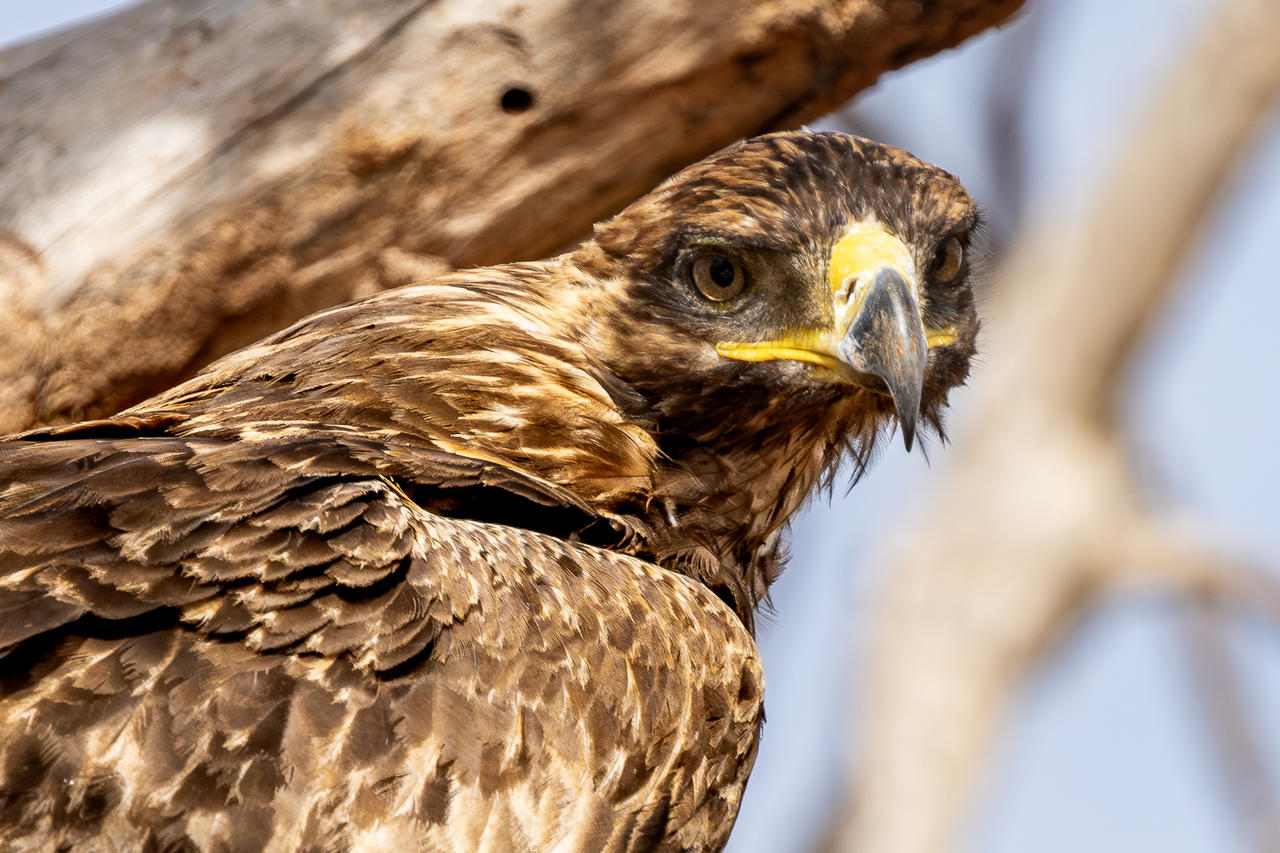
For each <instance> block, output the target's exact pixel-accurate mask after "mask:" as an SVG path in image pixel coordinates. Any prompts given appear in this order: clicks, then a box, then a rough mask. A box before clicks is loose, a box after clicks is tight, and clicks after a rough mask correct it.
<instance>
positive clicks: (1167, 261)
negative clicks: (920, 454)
mask: <svg viewBox="0 0 1280 853" xmlns="http://www.w3.org/2000/svg"><path fill="white" fill-rule="evenodd" d="M1278 37H1280V3H1276V2H1275V0H1231V2H1229V3H1228V4H1226V6H1225V8H1224V11H1223V13H1222V14H1221V16H1220V18H1219V20H1218V21H1217V22H1216V24H1214V26H1213V27H1212V28H1211V30H1210V31H1209V32H1208V33H1207V34H1206V36H1205V38H1204V41H1203V43H1202V44H1201V45H1200V46H1199V47H1198V49H1196V50H1194V51H1193V52H1192V53H1190V54H1189V55H1188V57H1187V63H1186V66H1185V68H1184V69H1183V70H1182V71H1181V73H1179V74H1177V75H1176V76H1175V77H1174V78H1173V79H1172V82H1171V85H1170V86H1169V88H1168V90H1167V91H1166V92H1165V93H1164V95H1163V96H1162V97H1161V98H1160V99H1159V100H1158V102H1157V103H1155V104H1153V106H1152V109H1151V112H1150V114H1149V115H1148V116H1147V119H1146V121H1145V123H1144V124H1143V126H1142V127H1141V128H1140V129H1139V131H1138V132H1137V133H1136V134H1135V135H1134V137H1133V138H1132V141H1131V143H1130V144H1129V146H1128V147H1127V150H1126V152H1125V153H1124V154H1123V156H1122V158H1121V159H1120V161H1119V163H1118V164H1117V167H1116V168H1115V170H1114V172H1113V174H1112V175H1111V179H1110V180H1109V181H1106V182H1104V183H1103V184H1102V185H1101V186H1102V189H1101V191H1100V195H1099V197H1098V198H1097V199H1096V203H1095V204H1094V205H1093V207H1092V209H1091V211H1089V212H1088V213H1087V215H1086V216H1084V217H1082V218H1081V219H1080V220H1079V221H1067V222H1063V221H1058V222H1048V223H1047V224H1046V227H1042V228H1039V229H1037V230H1036V231H1035V232H1034V233H1033V234H1031V235H1030V236H1029V237H1028V238H1027V239H1026V240H1025V241H1023V242H1022V243H1021V244H1020V245H1019V246H1018V247H1017V248H1015V250H1014V254H1013V256H1012V257H1011V258H1010V260H1009V262H1008V263H1007V265H1006V267H1005V269H1004V270H1003V272H1002V273H1001V276H1000V281H999V282H998V286H997V287H996V288H995V291H996V293H997V294H998V296H997V299H996V300H994V301H993V303H992V304H991V306H990V314H991V318H990V321H989V323H988V325H987V326H986V327H985V328H986V329H989V330H990V334H989V335H988V336H987V340H986V342H985V346H984V349H985V352H986V357H985V359H984V361H985V363H986V365H987V369H986V370H985V372H984V375H983V376H982V377H980V380H979V382H978V383H977V385H978V386H979V387H976V388H975V390H974V395H975V399H973V400H971V401H970V402H971V404H972V407H973V411H972V413H971V414H973V415H974V416H973V417H971V418H970V420H969V422H968V427H969V428H968V429H967V430H966V431H965V432H964V434H963V435H961V436H959V437H957V439H956V441H955V449H954V452H953V453H952V454H950V456H951V458H950V460H949V464H948V466H947V468H946V469H945V470H944V471H940V472H937V474H936V476H935V478H934V480H933V484H932V485H931V487H930V494H931V499H930V502H929V505H928V506H927V507H925V508H923V511H922V512H921V513H920V514H918V515H917V517H915V518H914V519H912V520H911V524H910V526H909V529H910V530H911V531H914V534H913V537H912V538H911V539H910V540H908V539H907V537H903V540H902V541H901V542H900V544H899V546H898V547H897V548H896V550H895V551H894V552H893V555H892V559H891V560H890V562H889V565H888V566H887V567H886V571H885V588H884V590H883V594H882V597H881V600H880V601H879V602H878V604H877V606H876V608H875V611H874V612H875V613H876V615H877V627H876V633H875V636H874V641H873V648H872V660H871V672H870V679H869V681H868V682H867V684H866V685H865V688H864V691H865V695H866V696H867V718H866V723H865V726H864V727H863V729H862V730H861V731H860V732H859V733H858V740H859V742H860V749H859V753H860V756H861V758H860V761H859V764H858V766H857V767H856V779H857V782H856V792H855V797H856V801H855V805H852V806H851V807H850V808H849V810H848V814H849V815H850V818H849V820H848V821H847V822H846V823H845V824H844V826H843V829H842V831H841V832H840V833H839V834H838V835H839V837H838V839H837V841H836V842H835V844H834V845H833V847H834V848H835V849H841V850H856V851H874V853H931V852H932V851H940V850H946V849H951V848H952V847H954V846H955V844H956V840H957V837H958V830H959V828H960V825H961V819H962V817H963V814H964V809H965V806H966V805H967V804H968V798H969V795H970V794H971V792H972V791H973V790H974V788H975V787H976V783H977V782H978V781H980V778H979V776H980V770H981V767H982V759H983V757H984V756H985V755H986V754H988V752H989V750H990V748H991V746H992V744H993V742H994V741H995V739H996V737H997V734H998V728H999V726H1000V723H1001V721H1002V719H1003V715H1004V713H1005V712H1006V711H1007V709H1008V707H1009V704H1010V702H1011V701H1012V699H1013V697H1014V695H1015V693H1016V691H1017V689H1018V688H1019V687H1020V686H1021V684H1022V682H1023V681H1024V679H1025V678H1026V677H1027V676H1028V674H1029V673H1030V672H1032V671H1033V669H1034V668H1035V667H1036V666H1037V664H1038V663H1039V662H1041V661H1042V660H1043V659H1044V653H1045V651H1046V649H1047V648H1048V647H1050V646H1051V645H1052V644H1053V643H1054V642H1055V641H1057V640H1058V639H1060V638H1061V637H1062V636H1063V634H1064V632H1065V630H1066V629H1067V628H1069V627H1070V626H1071V625H1072V624H1074V622H1075V620H1076V619H1077V618H1078V617H1079V616H1080V615H1081V613H1082V611H1083V609H1084V608H1085V607H1087V606H1088V605H1090V604H1091V603H1093V602H1095V601H1096V600H1097V598H1098V596H1100V595H1102V594H1105V593H1107V592H1109V591H1114V590H1115V589H1116V588H1117V587H1118V586H1123V585H1126V584H1132V583H1134V582H1135V581H1136V582H1141V583H1151V584H1157V585H1160V586H1161V587H1162V588H1172V589H1175V590H1177V591H1181V592H1203V590H1204V589H1205V588H1212V589H1214V590H1215V591H1216V593H1215V594H1218V595H1221V594H1224V593H1225V594H1226V595H1228V596H1230V595H1241V596H1247V595H1251V594H1252V590H1253V589H1254V588H1255V587H1254V586H1253V585H1252V584H1253V583H1254V582H1255V581H1256V580H1257V579H1256V578H1253V579H1248V578H1246V577H1244V576H1243V575H1242V574H1241V573H1240V572H1239V571H1238V570H1231V569H1229V568H1228V567H1225V566H1223V565H1222V564H1221V561H1219V560H1217V559H1215V558H1214V557H1213V556H1212V554H1207V552H1206V546H1204V545H1203V543H1198V542H1196V541H1195V539H1194V532H1192V533H1191V534H1188V532H1187V530H1186V528H1185V526H1181V527H1180V526H1179V525H1177V524H1175V523H1174V522H1173V521H1172V520H1169V519H1164V518H1161V517H1158V516H1156V515H1155V514H1154V512H1153V510H1152V509H1151V508H1150V506H1149V503H1148V501H1147V500H1146V498H1145V496H1144V495H1143V494H1142V490H1141V487H1140V486H1139V479H1138V477H1137V476H1136V472H1135V471H1134V470H1132V468H1131V462H1130V461H1129V459H1128V457H1127V454H1126V452H1125V448H1124V446H1123V439H1122V436H1121V434H1120V429H1119V426H1118V424H1117V423H1116V417H1115V414H1114V412H1113V411H1112V405H1113V395H1114V394H1115V392H1116V390H1117V382H1118V380H1121V379H1122V378H1123V373H1124V370H1123V369H1124V367H1125V365H1126V364H1127V363H1128V362H1129V360H1130V359H1131V357H1132V355H1133V353H1134V350H1135V347H1136V345H1137V344H1138V342H1139V341H1140V338H1141V333H1142V332H1143V331H1144V329H1145V327H1146V326H1147V325H1148V324H1149V323H1150V322H1151V321H1152V320H1153V318H1156V317H1158V316H1159V312H1160V309H1161V307H1162V304H1163V301H1164V299H1165V298H1166V297H1167V295H1168V293H1169V290H1170V288H1171V285H1172V283H1173V282H1174V280H1175V279H1174V275H1173V274H1174V272H1175V271H1176V270H1177V268H1178V266H1179V264H1180V262H1181V261H1182V260H1183V258H1184V256H1185V255H1186V253H1187V251H1188V249H1189V248H1190V247H1192V246H1193V245H1194V236H1195V233H1196V231H1197V228H1198V226H1199V225H1200V224H1201V223H1202V222H1203V220H1204V218H1205V215H1206V213H1207V212H1209V211H1211V210H1212V202H1213V200H1214V197H1215V195H1216V193H1217V192H1218V191H1219V190H1220V189H1221V187H1222V186H1223V183H1224V179H1225V178H1226V177H1227V176H1228V175H1229V173H1230V170H1231V168H1232V166H1233V165H1235V164H1236V163H1237V162H1238V158H1239V156H1240V155H1241V153H1242V152H1244V151H1246V150H1247V148H1248V146H1249V143H1250V142H1251V141H1252V139H1253V138H1254V137H1255V135H1256V132H1257V131H1258V130H1259V129H1260V127H1261V126H1262V124H1263V123H1264V121H1265V120H1266V119H1267V118H1268V117H1269V115H1270V114H1271V111H1272V108H1273V107H1274V105H1275V103H1276V101H1277V99H1278V98H1280V51H1277V50H1276V48H1275V45H1276V40H1277V38H1278ZM920 531H927V535H926V536H921V535H920ZM1237 751H1238V750H1237ZM1254 787H1255V788H1256V786H1254ZM1268 807H1274V806H1268Z"/></svg>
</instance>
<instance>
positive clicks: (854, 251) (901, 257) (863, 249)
mask: <svg viewBox="0 0 1280 853" xmlns="http://www.w3.org/2000/svg"><path fill="white" fill-rule="evenodd" d="M882 267H894V268H896V269H897V270H898V271H899V272H901V273H902V276H903V278H905V279H906V280H907V281H909V282H913V283H914V282H915V280H916V277H915V268H916V264H915V260H914V259H913V258H912V257H911V251H910V250H909V249H908V248H907V245H906V244H905V243H903V242H902V241H901V240H899V239H898V238H897V237H895V236H893V235H892V234H890V233H889V232H888V231H885V230H884V229H883V228H881V227H880V226H879V225H877V224H875V223H871V222H858V223H855V224H854V225H853V227H852V228H850V229H849V230H848V232H846V233H845V235H844V236H843V237H841V238H840V242H839V243H836V245H835V248H834V249H832V250H831V266H830V267H828V268H827V281H829V282H830V283H831V292H832V293H836V294H838V293H840V292H841V291H843V290H844V288H845V283H846V282H847V281H848V280H849V279H850V278H857V277H860V276H864V275H866V274H868V273H874V272H875V271H876V270H878V269H880V268H882Z"/></svg>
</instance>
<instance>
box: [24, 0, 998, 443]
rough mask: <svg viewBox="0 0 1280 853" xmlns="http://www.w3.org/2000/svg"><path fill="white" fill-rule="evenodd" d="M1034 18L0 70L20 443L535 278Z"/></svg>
mask: <svg viewBox="0 0 1280 853" xmlns="http://www.w3.org/2000/svg"><path fill="white" fill-rule="evenodd" d="M1021 2H1022V0H930V2H901V0H780V2H771V3H758V4H755V3H740V2H733V0H701V2H696V3H691V2H682V0H602V2H589V3H581V2H568V0H547V2H540V3H525V2H517V0H498V2H493V3H474V2H468V0H434V2H428V0H378V1H377V2H357V0H324V2H310V3H303V4H297V3H291V4H284V3H272V4H261V3H254V2H251V0H200V2H189V1H188V2H184V1H183V0H153V2H150V3H146V4H144V5H142V6H139V7H136V8H134V9H131V10H129V11H126V12H124V13H121V14H119V15H117V16H115V17H113V18H111V19H109V20H107V21H105V22H102V23H94V24H91V25H88V26H86V27H83V28H81V29H77V30H72V31H70V32H67V33H62V34H59V35H56V36H53V37H50V38H46V39H43V40H41V41H37V42H34V43H32V44H29V45H25V46H22V47H18V48H14V49H11V50H9V51H7V52H4V53H0V115H2V116H4V121H3V123H2V124H0V299H3V300H4V302H5V304H6V306H7V307H8V309H9V310H8V311H6V312H5V313H4V314H3V315H0V433H4V432H7V431H11V430H17V429H21V428H24V427H27V426H30V425H32V424H36V423H49V422H56V421H62V420H68V419H75V418H81V417H85V416H93V415H97V414H103V413H108V412H111V411H113V410H115V409H117V408H119V407H121V406H123V405H126V404H128V403H130V402H133V401H135V400H137V399H139V398H141V397H143V396H145V395H147V394H149V393H151V392H154V391H155V390H157V389H159V388H161V387H164V386H167V385H169V384H171V383H173V382H174V381H176V380H177V379H179V378H181V377H182V376H183V375H184V374H186V373H188V372H190V371H192V370H193V369H195V368H197V367H198V366H200V365H201V364H203V363H205V362H207V361H208V360H210V359H211V358H213V357H215V356H217V355H219V354H221V353H223V352H226V351H228V350H229V349H232V348H234V347H236V346H239V345H242V344H244V343H247V342H249V341H251V340H253V339H254V338H256V337H258V336H260V335H262V334H265V333H267V332H270V331H272V330H273V329H275V328H278V327H281V326H283V325H284V324H286V323H288V322H290V321H291V320H293V319H295V318H297V317H299V316H301V315H303V314H305V313H307V312H309V311H312V310H315V309H318V308H320V307H323V306H325V305H329V304H333V303H335V302H339V301H342V300H345V299H348V298H351V297H354V296H358V295H363V294H366V293H369V292H373V291H375V290H377V289H380V288H383V287H388V286H394V285H398V284H403V283H405V282H407V281H411V280H413V279H415V278H421V277H423V276H424V275H425V274H428V273H430V272H431V271H433V270H437V269H439V268H440V267H441V266H449V265H453V266H466V265H474V264H488V263H496V262H500V261H505V260H511V259H516V258H525V259H528V258H537V257H540V256H543V255H545V254H547V253H549V252H551V251H553V250H555V249H557V248H560V247H562V246H564V245H566V244H567V243H569V242H570V241H572V240H574V239H575V238H577V237H579V236H580V235H581V234H582V233H583V231H584V230H585V229H586V228H587V227H588V226H589V225H590V223H591V222H593V221H595V220H596V219H598V218H602V217H603V216H605V215H607V214H608V213H610V212H611V211H614V210H616V209H618V208H619V207H621V206H622V205H624V204H625V203H626V202H628V201H629V200H631V199H632V198H634V197H636V196H637V195H639V194H640V193H642V192H644V191H645V190H647V189H648V188H649V187H650V186H652V185H653V184H654V183H656V182H657V181H658V180H659V179H660V178H662V177H663V176H665V175H666V174H668V173H670V172H672V171H673V170H675V169H677V168H678V167H680V166H682V165H684V164H685V163H688V162H690V161H692V160H694V159H696V158H698V157H699V156H701V155H703V154H705V153H707V152H709V151H711V150H714V149H716V148H718V147H721V146H723V145H725V144H727V143H729V142H731V141H732V140H734V139H737V138H739V137H743V136H748V135H751V134H755V133H758V132H761V131H766V130H770V129H776V128H783V127H792V126H795V125H797V124H798V123H800V122H803V121H806V120H808V119H811V118H814V117H816V116H818V115H821V114H822V113H824V112H825V111H828V110H830V109H831V108H833V107H834V106H836V105H838V104H839V103H841V102H842V101H844V100H846V99H847V98H849V97H850V96H851V95H852V94H853V93H855V92H857V91H858V90H860V89H862V88H864V87H866V86H867V85H869V84H870V83H872V82H873V81H874V80H875V79H876V77H877V76H878V75H879V74H881V73H882V72H884V71H886V70H888V69H891V68H895V67H898V66H900V65H902V64H904V63H906V62H909V61H911V60H913V59H916V58H918V57H921V56H925V55H928V54H931V53H934V52H936V51H938V50H941V49H943V48H946V47H949V46H951V45H954V44H956V43H957V42H959V41H960V40H962V39H963V38H965V37H966V36H969V35H971V34H973V33H976V32H978V31H980V30H982V29H984V28H986V27H988V26H991V25H993V24H996V23H999V22H1000V21H1002V20H1004V19H1005V18H1007V17H1008V16H1009V15H1010V14H1012V12H1013V11H1014V10H1015V9H1016V8H1017V7H1018V6H1019V5H1020V4H1021Z"/></svg>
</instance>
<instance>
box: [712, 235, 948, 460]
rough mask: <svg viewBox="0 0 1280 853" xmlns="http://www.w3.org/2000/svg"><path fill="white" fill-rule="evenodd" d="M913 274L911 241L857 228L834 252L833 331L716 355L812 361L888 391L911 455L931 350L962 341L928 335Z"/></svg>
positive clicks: (722, 349)
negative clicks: (909, 242) (909, 246)
mask: <svg viewBox="0 0 1280 853" xmlns="http://www.w3.org/2000/svg"><path fill="white" fill-rule="evenodd" d="M914 270H915V260H914V258H913V257H912V254H911V251H910V250H909V249H908V248H907V246H906V244H905V243H903V242H902V241H901V240H900V239H898V238H897V237H895V236H894V235H892V234H890V233H889V232H887V231H885V230H884V229H883V228H881V227H880V226H878V225H874V224H869V223H856V224H855V225H854V226H853V227H852V228H850V230H849V231H848V233H846V234H845V235H844V237H842V238H841V239H840V241H839V242H838V243H837V244H836V245H835V247H834V248H833V249H832V252H831V264H830V266H829V267H828V270H827V283H828V284H829V285H830V287H831V291H830V292H831V298H832V323H831V327H830V328H828V329H824V330H820V331H818V330H807V329H805V330H799V331H796V332H793V333H790V334H788V335H786V336H785V337H783V338H781V339H779V340H774V341H761V342H756V343H738V342H733V341H725V342H721V343H719V344H717V345H716V350H717V352H719V353H720V354H721V355H722V356H726V357H728V358H736V359H740V360H743V361H767V360H770V359H792V360H796V361H807V362H809V363H811V364H816V365H818V366H820V367H823V368H826V369H827V370H828V371H830V372H831V373H834V374H836V376H837V377H838V378H839V379H841V380H842V381H845V382H848V383H851V384H854V385H858V386H861V387H863V388H868V389H871V390H873V391H877V392H880V393H887V394H888V395H889V396H890V397H891V398H892V399H893V404H894V407H895V408H896V409H897V411H898V421H899V422H900V423H901V424H902V438H903V443H904V444H906V447H907V450H908V451H910V450H911V445H912V443H913V442H914V441H915V434H916V423H917V421H918V420H919V418H920V397H921V392H922V390H923V388H924V371H925V367H926V365H927V364H928V361H929V348H930V347H932V346H946V345H948V344H951V343H954V342H955V340H956V335H955V331H954V330H952V329H946V330H942V331H931V332H926V330H925V327H924V322H923V321H922V320H921V318H920V303H919V300H918V298H917V296H916V291H917V286H916V278H915V273H914Z"/></svg>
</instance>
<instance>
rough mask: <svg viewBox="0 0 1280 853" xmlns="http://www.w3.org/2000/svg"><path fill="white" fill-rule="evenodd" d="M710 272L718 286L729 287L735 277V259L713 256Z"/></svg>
mask: <svg viewBox="0 0 1280 853" xmlns="http://www.w3.org/2000/svg"><path fill="white" fill-rule="evenodd" d="M710 273H711V280H712V281H713V282H714V283H715V285H716V287H719V288H722V289H723V288H727V287H729V285H731V284H733V279H734V269H733V261H731V260H729V259H728V258H713V259H712V261H711V269H710Z"/></svg>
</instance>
